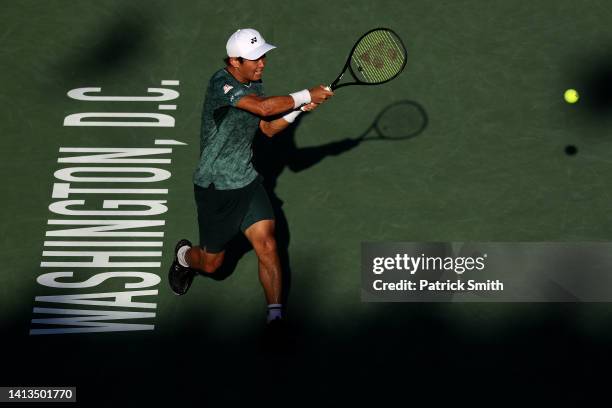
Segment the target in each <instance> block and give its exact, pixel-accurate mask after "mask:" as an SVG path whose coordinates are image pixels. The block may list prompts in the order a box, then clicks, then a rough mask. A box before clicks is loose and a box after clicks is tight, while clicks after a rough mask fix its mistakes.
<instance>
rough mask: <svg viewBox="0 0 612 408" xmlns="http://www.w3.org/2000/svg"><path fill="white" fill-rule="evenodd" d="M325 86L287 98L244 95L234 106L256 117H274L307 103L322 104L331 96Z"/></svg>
mask: <svg viewBox="0 0 612 408" xmlns="http://www.w3.org/2000/svg"><path fill="white" fill-rule="evenodd" d="M333 94H334V93H333V92H331V91H328V90H327V89H326V88H325V86H323V85H320V86H318V87H314V88H312V89H304V90H302V91H299V92H295V93H292V94H290V95H287V96H269V97H262V96H256V95H245V96H243V97H242V98H240V100H239V101H238V103H237V104H236V107H237V108H240V109H244V110H246V111H249V112H251V113H254V114H255V115H257V116H261V117H266V116H274V115H278V114H280V113H284V112H287V111H290V110H294V109H297V108H299V107H300V106H302V105H306V104H309V103H317V104H319V103H322V102H324V101H325V100H326V99H327V98H329V97H331V96H333Z"/></svg>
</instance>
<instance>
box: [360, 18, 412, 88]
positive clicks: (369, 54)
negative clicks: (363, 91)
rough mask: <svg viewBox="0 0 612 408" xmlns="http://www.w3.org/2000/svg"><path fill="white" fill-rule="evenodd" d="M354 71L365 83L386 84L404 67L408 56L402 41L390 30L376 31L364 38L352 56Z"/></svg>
mask: <svg viewBox="0 0 612 408" xmlns="http://www.w3.org/2000/svg"><path fill="white" fill-rule="evenodd" d="M351 61H352V63H353V66H354V68H355V69H353V71H354V72H355V74H356V75H358V76H361V77H362V78H360V79H361V80H362V81H364V82H368V83H378V82H385V81H388V80H389V79H391V78H393V77H394V76H395V75H397V74H398V73H399V72H400V71H401V70H402V68H403V67H404V64H405V61H406V55H405V50H404V47H403V45H402V44H401V41H400V40H399V39H397V38H395V36H394V35H393V34H392V33H391V32H389V31H388V30H376V31H372V32H371V33H369V34H367V35H366V36H365V37H363V38H362V39H361V40H360V41H359V43H358V44H357V46H356V47H355V51H354V52H353V55H352V56H351Z"/></svg>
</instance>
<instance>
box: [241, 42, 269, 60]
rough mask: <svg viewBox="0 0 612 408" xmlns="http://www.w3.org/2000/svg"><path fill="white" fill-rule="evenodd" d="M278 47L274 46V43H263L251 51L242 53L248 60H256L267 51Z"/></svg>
mask: <svg viewBox="0 0 612 408" xmlns="http://www.w3.org/2000/svg"><path fill="white" fill-rule="evenodd" d="M275 48H276V47H275V46H273V45H272V44H267V43H266V44H263V45H262V46H260V47H257V48H255V49H254V50H252V51H251V52H249V53H247V54H244V55H242V58H246V59H248V60H256V59H259V57H261V56H262V55H264V54H265V53H266V52H268V51H270V50H273V49H275Z"/></svg>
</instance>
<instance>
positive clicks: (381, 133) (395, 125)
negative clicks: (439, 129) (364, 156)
mask: <svg viewBox="0 0 612 408" xmlns="http://www.w3.org/2000/svg"><path fill="white" fill-rule="evenodd" d="M428 122H429V119H428V117H427V113H426V112H425V109H423V107H422V106H421V105H419V104H418V103H416V102H414V101H409V100H403V101H398V102H395V103H392V104H391V105H389V106H387V107H386V108H384V109H383V110H382V111H381V112H380V113H379V114H378V116H377V117H376V120H375V121H374V124H373V125H372V128H374V130H375V135H373V133H374V132H367V134H364V135H363V137H362V140H405V139H410V138H413V137H416V136H418V135H420V134H421V133H423V131H424V130H425V128H426V127H427V124H428Z"/></svg>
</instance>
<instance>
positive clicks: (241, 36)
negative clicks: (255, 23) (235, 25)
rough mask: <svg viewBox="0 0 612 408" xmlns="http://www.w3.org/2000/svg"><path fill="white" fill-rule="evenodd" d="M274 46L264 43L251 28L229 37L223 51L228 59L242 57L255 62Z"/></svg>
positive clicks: (243, 29) (257, 32)
mask: <svg viewBox="0 0 612 408" xmlns="http://www.w3.org/2000/svg"><path fill="white" fill-rule="evenodd" d="M274 48H276V47H275V46H273V45H271V44H268V43H266V40H264V38H263V37H262V36H261V34H259V31H257V30H254V29H252V28H242V29H240V30H238V31H236V32H235V33H234V34H232V35H231V37H230V38H229V40H227V45H226V46H225V49H226V50H227V56H228V57H242V58H246V59H248V60H256V59H258V58H259V57H261V56H262V55H264V54H265V53H266V52H268V51H270V50H273V49H274Z"/></svg>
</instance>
